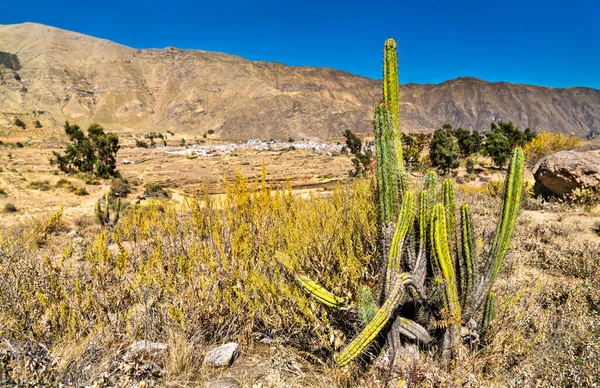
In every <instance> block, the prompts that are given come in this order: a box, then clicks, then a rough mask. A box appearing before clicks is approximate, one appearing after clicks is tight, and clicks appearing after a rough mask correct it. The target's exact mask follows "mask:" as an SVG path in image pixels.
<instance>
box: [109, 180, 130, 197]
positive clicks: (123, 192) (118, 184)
mask: <svg viewBox="0 0 600 388" xmlns="http://www.w3.org/2000/svg"><path fill="white" fill-rule="evenodd" d="M130 192H131V187H130V186H129V183H128V182H127V181H126V180H124V179H122V178H115V179H113V181H112V183H111V185H110V196H111V197H120V198H125V197H126V196H127V194H129V193H130Z"/></svg>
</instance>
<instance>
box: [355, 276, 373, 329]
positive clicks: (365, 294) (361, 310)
mask: <svg viewBox="0 0 600 388" xmlns="http://www.w3.org/2000/svg"><path fill="white" fill-rule="evenodd" d="M358 316H359V317H360V320H361V322H362V324H363V327H365V326H367V325H368V324H369V322H371V320H372V319H373V317H374V316H375V303H374V301H373V294H372V293H371V289H370V288H369V287H367V286H361V287H360V288H359V289H358Z"/></svg>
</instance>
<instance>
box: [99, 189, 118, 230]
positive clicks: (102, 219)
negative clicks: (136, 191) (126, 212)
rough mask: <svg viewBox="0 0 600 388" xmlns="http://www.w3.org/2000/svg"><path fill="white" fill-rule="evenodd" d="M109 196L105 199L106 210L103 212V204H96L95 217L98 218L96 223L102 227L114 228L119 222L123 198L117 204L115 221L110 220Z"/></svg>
mask: <svg viewBox="0 0 600 388" xmlns="http://www.w3.org/2000/svg"><path fill="white" fill-rule="evenodd" d="M108 199H109V198H108V194H106V196H105V197H104V204H105V205H104V210H102V204H101V203H100V201H98V202H97V203H96V208H95V209H94V215H95V216H96V221H97V222H98V224H100V226H114V225H116V224H117V221H119V215H120V213H121V198H117V202H116V203H115V208H114V209H115V215H114V217H113V219H112V220H111V219H110V202H109V200H108Z"/></svg>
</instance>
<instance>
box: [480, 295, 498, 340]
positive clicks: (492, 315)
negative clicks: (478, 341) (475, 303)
mask: <svg viewBox="0 0 600 388" xmlns="http://www.w3.org/2000/svg"><path fill="white" fill-rule="evenodd" d="M494 319H496V293H495V292H490V293H489V294H488V297H487V300H486V303H485V309H484V310H483V323H482V328H481V332H482V333H483V335H486V334H487V332H488V329H489V327H490V325H491V324H492V321H493V320H494Z"/></svg>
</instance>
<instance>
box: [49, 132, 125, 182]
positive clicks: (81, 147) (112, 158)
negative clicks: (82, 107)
mask: <svg viewBox="0 0 600 388" xmlns="http://www.w3.org/2000/svg"><path fill="white" fill-rule="evenodd" d="M64 128H65V133H66V134H67V136H68V137H69V141H71V144H69V145H68V146H67V149H66V150H65V154H64V155H61V154H59V153H58V152H53V157H52V158H51V159H50V164H52V165H57V166H58V168H59V169H60V170H61V171H64V172H67V173H69V172H73V171H81V172H88V173H91V174H92V175H95V176H98V177H100V178H104V179H107V178H109V177H117V176H119V173H118V172H117V160H116V156H117V152H118V151H119V148H120V146H119V137H118V136H117V135H116V134H115V133H112V132H109V133H104V129H103V128H102V126H100V125H99V124H96V123H93V124H90V126H89V127H88V136H85V134H84V133H83V131H82V130H81V128H80V127H79V126H78V125H70V124H69V122H68V121H67V122H66V123H65V126H64Z"/></svg>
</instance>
